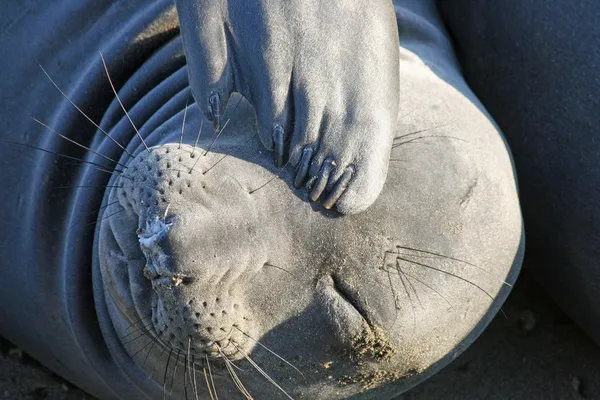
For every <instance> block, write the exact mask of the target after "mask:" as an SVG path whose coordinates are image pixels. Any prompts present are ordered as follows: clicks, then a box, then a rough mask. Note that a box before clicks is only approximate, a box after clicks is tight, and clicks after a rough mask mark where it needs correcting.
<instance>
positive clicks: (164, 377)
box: [163, 349, 173, 400]
mask: <svg viewBox="0 0 600 400" xmlns="http://www.w3.org/2000/svg"><path fill="white" fill-rule="evenodd" d="M172 353H173V349H171V350H169V358H167V365H166V366H165V373H164V376H163V400H166V398H167V371H168V370H169V363H170V362H171V354H172Z"/></svg>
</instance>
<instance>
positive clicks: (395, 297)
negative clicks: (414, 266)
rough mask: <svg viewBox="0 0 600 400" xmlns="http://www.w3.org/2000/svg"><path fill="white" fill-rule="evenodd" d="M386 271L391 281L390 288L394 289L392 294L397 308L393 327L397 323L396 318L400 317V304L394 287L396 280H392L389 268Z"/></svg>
mask: <svg viewBox="0 0 600 400" xmlns="http://www.w3.org/2000/svg"><path fill="white" fill-rule="evenodd" d="M385 272H386V273H387V276H388V280H389V281H390V290H391V291H392V296H393V297H394V309H395V310H396V316H395V317H394V324H393V325H392V328H393V327H394V326H395V325H396V320H397V319H398V309H399V308H400V307H399V304H398V296H397V295H396V290H395V289H394V282H392V274H390V271H389V269H387V268H386V270H385Z"/></svg>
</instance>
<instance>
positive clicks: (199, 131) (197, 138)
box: [191, 118, 204, 156]
mask: <svg viewBox="0 0 600 400" xmlns="http://www.w3.org/2000/svg"><path fill="white" fill-rule="evenodd" d="M203 126H204V118H202V119H201V120H200V129H198V136H196V142H195V143H194V148H193V149H192V153H191V155H192V156H193V155H194V153H195V151H196V147H197V146H198V141H199V140H200V134H201V133H202V127H203Z"/></svg>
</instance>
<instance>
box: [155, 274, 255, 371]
mask: <svg viewBox="0 0 600 400" xmlns="http://www.w3.org/2000/svg"><path fill="white" fill-rule="evenodd" d="M171 284H173V281H171ZM174 290H175V291H177V292H179V293H176V294H175V296H173V297H172V298H170V299H169V298H168V297H166V298H165V297H163V296H157V298H156V299H155V304H156V306H155V308H154V310H153V311H154V312H153V324H154V327H155V329H156V332H157V334H158V337H159V339H161V341H162V342H163V343H164V344H165V345H167V346H169V347H171V348H174V349H178V350H181V351H186V352H187V351H190V352H191V353H192V354H195V355H198V356H205V355H206V356H209V357H214V358H218V357H220V356H222V355H225V356H227V357H228V358H232V359H236V358H242V357H243V355H242V354H240V351H244V352H246V350H245V349H246V347H247V344H249V343H247V334H246V333H245V332H246V331H247V330H248V329H249V327H248V324H247V322H248V321H249V318H248V317H247V315H246V314H247V313H246V310H245V308H244V307H243V306H242V305H241V304H240V303H239V302H237V301H236V300H235V299H233V298H231V297H224V296H218V297H217V296H214V295H213V296H210V295H206V296H198V295H197V293H198V292H197V291H193V290H189V291H188V290H187V289H186V290H185V291H183V290H179V289H174ZM188 292H189V293H188Z"/></svg>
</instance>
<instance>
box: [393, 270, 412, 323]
mask: <svg viewBox="0 0 600 400" xmlns="http://www.w3.org/2000/svg"><path fill="white" fill-rule="evenodd" d="M396 272H398V277H399V278H400V283H402V287H404V292H405V293H406V296H407V297H408V301H410V307H411V310H412V317H413V318H412V319H413V332H414V331H415V329H417V316H416V311H415V305H414V303H413V299H412V295H411V294H410V292H409V291H408V288H407V287H406V283H405V282H404V277H403V276H402V275H401V274H400V271H398V270H396Z"/></svg>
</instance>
